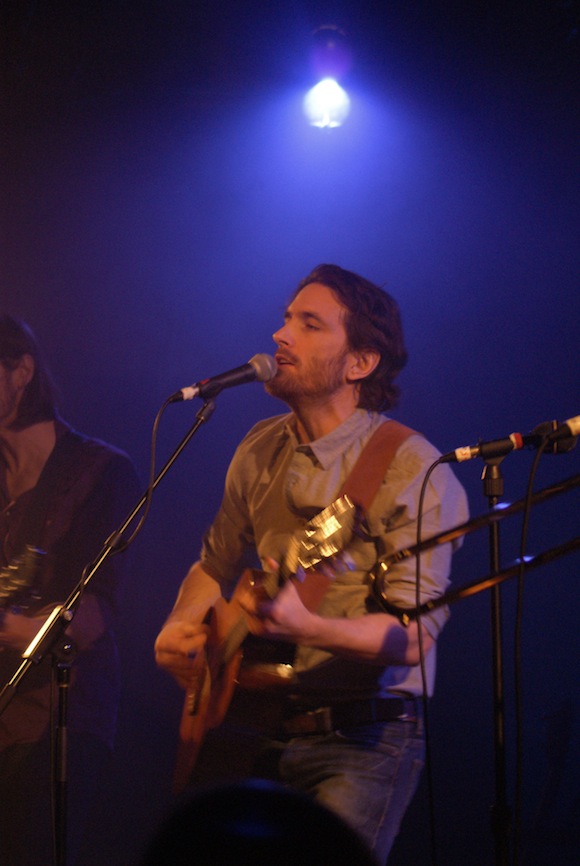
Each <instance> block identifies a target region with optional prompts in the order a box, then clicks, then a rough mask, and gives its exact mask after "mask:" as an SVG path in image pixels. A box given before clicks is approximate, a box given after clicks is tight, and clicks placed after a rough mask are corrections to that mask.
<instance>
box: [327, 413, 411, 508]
mask: <svg viewBox="0 0 580 866" xmlns="http://www.w3.org/2000/svg"><path fill="white" fill-rule="evenodd" d="M413 435H416V431H415V430H411V428H410V427H405V425H404V424H399V422H398V421H393V420H390V419H389V420H387V421H384V422H383V423H382V424H381V426H380V427H377V429H376V430H375V432H374V433H373V435H372V436H371V438H370V439H369V441H368V442H367V444H366V445H365V447H364V448H363V450H362V452H361V454H360V456H359V458H358V460H357V461H356V463H355V465H354V466H353V468H352V471H351V473H350V475H349V476H348V478H347V479H346V481H345V483H344V485H343V487H342V491H341V496H344V495H345V494H346V495H347V496H349V497H350V498H351V499H352V501H353V502H354V503H355V504H356V505H359V506H360V507H361V508H362V509H363V511H365V512H366V511H367V509H368V508H369V507H370V505H371V503H372V501H373V499H374V498H375V496H376V495H377V493H378V491H379V487H380V486H381V483H382V481H383V479H384V477H385V475H386V472H387V469H388V468H389V466H390V465H391V461H392V460H393V457H394V456H395V454H396V453H397V450H398V449H399V447H400V445H402V444H403V442H404V441H405V439H408V437H409V436H413Z"/></svg>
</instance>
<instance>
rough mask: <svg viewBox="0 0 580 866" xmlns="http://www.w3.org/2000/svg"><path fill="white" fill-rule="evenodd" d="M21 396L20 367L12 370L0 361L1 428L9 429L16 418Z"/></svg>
mask: <svg viewBox="0 0 580 866" xmlns="http://www.w3.org/2000/svg"><path fill="white" fill-rule="evenodd" d="M21 395H22V391H21V389H20V388H19V387H18V367H17V368H16V369H14V370H11V369H10V367H7V366H5V365H4V363H3V362H2V361H0V428H1V427H4V428H7V427H9V426H10V424H12V422H13V421H14V419H15V418H16V415H17V411H18V404H19V403H20V397H21Z"/></svg>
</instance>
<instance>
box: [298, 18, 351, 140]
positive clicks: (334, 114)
mask: <svg viewBox="0 0 580 866" xmlns="http://www.w3.org/2000/svg"><path fill="white" fill-rule="evenodd" d="M310 62H311V66H312V68H313V70H314V73H315V75H316V76H317V77H318V78H319V79H321V80H319V82H318V84H316V85H315V86H314V87H312V88H311V89H310V90H309V91H308V93H307V94H306V96H305V97H304V113H305V115H306V117H307V119H308V122H309V123H310V125H311V126H318V127H320V128H321V129H330V128H332V127H336V126H341V125H342V124H343V123H344V121H345V120H346V118H347V117H348V114H349V112H350V98H349V96H348V94H347V93H346V91H345V90H344V89H343V88H342V87H341V85H340V84H339V83H338V80H339V79H340V78H342V77H343V76H344V75H345V74H346V73H347V72H348V70H349V69H350V66H351V62H352V55H351V50H350V46H349V44H348V40H347V37H346V35H345V33H344V32H343V31H342V30H341V29H340V28H339V27H336V26H334V25H326V26H324V27H319V28H318V30H316V31H315V32H314V34H313V41H312V48H311V52H310Z"/></svg>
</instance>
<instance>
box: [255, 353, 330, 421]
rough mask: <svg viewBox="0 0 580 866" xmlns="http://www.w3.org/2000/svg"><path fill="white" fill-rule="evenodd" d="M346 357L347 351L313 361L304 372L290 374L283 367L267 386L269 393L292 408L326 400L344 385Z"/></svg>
mask: <svg viewBox="0 0 580 866" xmlns="http://www.w3.org/2000/svg"><path fill="white" fill-rule="evenodd" d="M346 356H347V352H346V351H342V352H340V353H339V354H337V355H334V356H333V357H330V358H324V359H322V358H312V359H311V360H310V361H309V362H308V366H307V367H305V368H304V369H303V370H302V371H300V372H298V371H296V370H295V369H294V370H293V371H286V369H285V367H284V365H281V366H280V367H279V368H278V372H277V373H276V375H275V376H274V378H273V379H270V381H269V382H267V383H266V385H265V388H266V391H267V392H268V394H270V395H271V396H272V397H277V398H278V399H279V400H283V401H284V402H285V403H287V404H288V405H289V406H291V407H294V406H295V405H297V404H299V403H316V402H319V401H321V400H325V399H327V398H328V397H331V396H332V395H333V394H335V393H336V392H337V391H338V390H340V388H342V387H343V385H344V362H345V359H346Z"/></svg>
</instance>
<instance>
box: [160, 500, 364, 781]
mask: <svg viewBox="0 0 580 866" xmlns="http://www.w3.org/2000/svg"><path fill="white" fill-rule="evenodd" d="M357 519H360V515H359V513H358V510H357V508H356V507H355V506H354V505H353V503H352V502H351V501H350V500H348V498H347V497H343V498H342V499H339V500H337V501H336V502H335V503H333V505H331V506H329V507H328V508H327V509H325V510H324V511H323V512H321V513H320V515H317V516H316V517H315V518H313V520H312V521H311V522H310V523H309V524H308V526H307V528H306V530H305V531H304V537H303V538H302V539H301V540H297V539H292V540H291V543H290V544H289V548H290V547H291V544H292V542H293V543H294V548H293V549H292V564H293V566H294V567H293V568H292V570H291V571H290V573H287V574H286V575H282V576H281V577H279V576H278V575H277V574H268V573H265V572H262V571H259V570H258V569H251V568H248V569H246V570H245V571H244V572H243V573H242V575H241V577H240V579H239V581H238V583H237V585H236V589H235V591H234V594H233V595H232V597H231V599H230V600H229V601H228V600H226V599H223V598H220V599H218V600H217V601H216V603H215V604H214V606H213V607H212V608H210V609H209V611H208V613H207V615H206V617H205V620H204V622H205V623H206V624H207V625H208V626H209V634H208V638H207V642H206V646H205V653H200V654H199V655H198V656H197V658H196V663H195V669H194V671H193V674H192V678H191V682H190V685H189V688H188V689H187V691H186V696H185V702H184V706H183V710H182V714H181V722H180V726H179V741H178V749H177V758H176V764H175V769H174V775H173V790H174V793H176V794H179V793H181V791H183V789H184V788H185V787H186V785H187V784H188V782H189V780H190V778H191V773H192V771H193V767H194V765H195V762H196V760H197V756H198V754H199V750H200V748H201V746H202V744H203V741H204V738H205V735H206V733H207V732H208V731H209V730H211V729H212V728H216V727H218V726H219V725H221V724H222V722H223V721H224V719H225V717H226V714H227V712H228V709H229V706H230V703H231V700H232V697H233V694H234V691H235V688H236V686H237V685H238V684H239V682H241V684H242V685H243V687H244V688H251V689H255V690H258V689H271V690H279V689H280V687H287V685H288V682H289V678H290V677H291V675H292V669H291V668H290V666H289V665H287V664H279V665H272V664H268V665H263V666H260V665H259V664H257V665H252V667H251V669H249V670H248V671H245V670H244V669H243V668H242V661H243V646H242V645H243V642H244V640H245V638H246V637H247V636H248V634H250V632H251V617H249V616H248V615H247V614H246V612H245V611H244V609H243V607H242V604H241V602H242V601H243V600H244V598H248V596H249V595H250V594H251V595H253V596H255V595H256V594H259V595H260V596H261V597H262V598H264V599H273V598H275V596H276V594H277V593H278V591H279V589H280V587H281V586H282V585H283V584H284V581H285V580H287V579H291V580H292V581H293V583H294V585H295V587H296V589H297V592H298V595H299V596H300V598H301V600H302V603H303V604H304V606H305V607H307V608H308V610H311V611H315V610H317V609H318V607H319V605H320V602H321V601H322V598H323V596H324V594H325V593H326V590H327V589H328V587H329V585H330V583H331V578H330V577H329V576H328V575H327V574H324V573H323V572H321V571H316V570H312V571H309V570H307V569H309V568H310V567H314V566H316V565H318V564H319V563H320V562H321V561H322V560H323V559H331V558H332V557H333V556H334V555H335V554H336V553H337V552H338V551H339V550H340V549H342V547H343V545H344V543H345V536H347V537H348V538H350V537H351V535H352V532H353V525H354V523H355V520H357ZM298 566H299V568H298ZM257 640H259V639H257Z"/></svg>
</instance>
